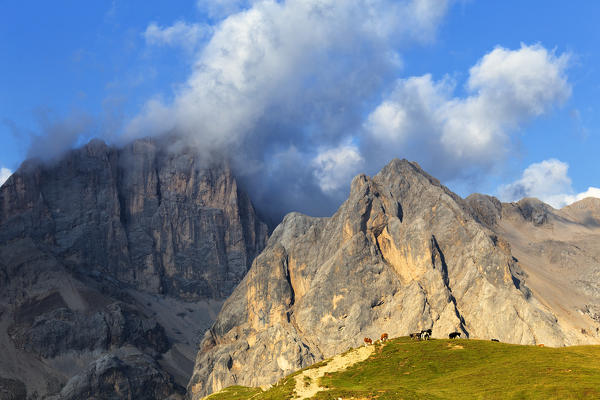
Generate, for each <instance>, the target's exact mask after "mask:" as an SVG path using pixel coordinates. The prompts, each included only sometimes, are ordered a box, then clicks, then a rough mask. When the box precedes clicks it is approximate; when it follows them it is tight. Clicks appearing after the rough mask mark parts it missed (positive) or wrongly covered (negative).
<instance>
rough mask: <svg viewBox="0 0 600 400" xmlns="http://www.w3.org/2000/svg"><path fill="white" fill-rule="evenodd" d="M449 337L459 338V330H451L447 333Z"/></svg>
mask: <svg viewBox="0 0 600 400" xmlns="http://www.w3.org/2000/svg"><path fill="white" fill-rule="evenodd" d="M448 337H449V338H450V339H460V332H452V333H450V334H449V335H448Z"/></svg>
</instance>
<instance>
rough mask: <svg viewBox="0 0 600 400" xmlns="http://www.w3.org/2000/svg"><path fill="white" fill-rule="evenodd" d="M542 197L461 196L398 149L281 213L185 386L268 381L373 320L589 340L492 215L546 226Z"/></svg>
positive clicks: (340, 345) (372, 330) (353, 338)
mask: <svg viewBox="0 0 600 400" xmlns="http://www.w3.org/2000/svg"><path fill="white" fill-rule="evenodd" d="M548 207H549V206H546V205H544V204H540V203H539V202H535V201H531V200H525V201H523V202H522V203H519V204H511V205H506V204H502V203H500V202H499V201H498V200H496V199H494V198H491V197H488V196H474V197H471V198H469V199H467V200H463V199H461V198H460V197H459V196H457V195H455V194H454V193H452V192H451V191H450V190H448V189H447V188H446V187H444V186H443V185H441V184H440V183H439V182H438V181H437V180H436V179H435V178H433V177H431V176H429V175H428V174H427V173H425V172H424V171H423V170H422V169H421V168H420V167H419V166H418V165H417V164H416V163H411V162H408V161H406V160H393V161H392V162H391V163H389V164H388V165H387V166H386V167H385V168H384V169H383V170H382V171H381V172H379V173H378V174H377V175H376V176H374V177H372V178H370V177H367V176H365V175H359V176H357V177H356V178H355V179H354V180H353V182H352V187H351V191H350V196H349V198H348V200H346V202H344V203H343V204H342V206H341V207H340V208H339V210H338V211H337V212H336V213H335V214H334V215H333V216H332V217H330V218H312V217H308V216H305V215H301V214H298V213H291V214H289V215H287V216H286V217H285V219H284V220H283V222H282V223H281V224H280V225H279V226H278V227H277V228H276V229H275V231H274V232H273V234H272V236H271V237H270V239H269V241H268V243H267V247H266V248H265V250H264V251H263V252H262V253H261V254H260V255H259V256H258V257H257V258H256V259H255V260H254V263H253V266H252V268H251V269H250V271H249V272H248V274H247V275H246V277H245V278H244V279H243V281H242V282H241V283H240V284H239V285H238V287H237V288H236V289H235V290H234V292H233V293H232V295H231V296H230V297H229V298H228V299H227V301H226V302H225V304H224V306H223V308H222V310H221V312H220V313H219V316H218V317H217V320H216V322H215V323H214V325H213V326H212V327H211V328H210V329H209V330H208V331H207V332H206V334H205V336H204V339H203V340H202V343H201V345H200V348H199V351H198V355H197V358H196V365H195V368H194V373H193V376H192V379H191V380H190V383H189V385H188V397H189V398H190V399H200V398H202V397H203V396H205V395H207V394H209V393H212V392H214V391H218V390H220V389H221V388H223V387H226V386H229V385H234V384H240V385H244V386H260V385H264V384H269V383H273V382H275V381H276V380H277V379H279V378H281V377H283V376H285V375H287V374H289V373H291V372H293V371H295V370H297V369H300V368H302V367H305V366H307V365H310V364H312V363H314V362H316V361H319V360H322V359H324V358H326V357H330V356H332V355H334V354H337V353H341V352H343V351H345V350H347V349H348V348H349V347H356V346H359V345H361V344H362V339H363V337H365V336H369V337H373V338H377V337H379V335H380V334H381V333H382V332H387V333H388V334H389V335H390V337H394V336H401V335H407V334H408V333H411V332H416V331H419V330H421V329H429V328H430V329H432V331H433V336H434V337H447V335H448V333H449V332H453V331H459V332H462V333H463V336H465V337H472V338H482V339H490V338H498V339H500V340H501V341H503V342H510V343H521V344H536V343H544V344H545V345H550V346H562V345H569V344H578V343H594V342H598V338H597V336H593V335H588V334H586V333H584V332H583V331H581V330H579V329H576V328H575V327H574V326H573V324H572V323H571V321H569V320H567V319H564V318H563V316H562V315H561V314H560V313H557V312H556V308H555V305H554V304H550V303H548V302H547V301H546V300H547V299H546V297H545V296H542V295H540V293H539V292H538V291H536V290H533V291H532V290H531V289H530V287H529V279H530V278H529V274H528V272H526V271H525V269H524V268H523V265H522V262H521V261H520V257H518V256H517V257H515V256H514V255H513V246H512V239H513V238H512V237H510V236H507V235H506V231H505V230H504V229H501V228H499V227H503V226H505V225H504V224H505V222H506V220H507V219H508V220H510V218H512V217H510V216H513V217H515V218H516V217H518V218H519V220H520V221H521V223H522V224H525V225H527V226H529V227H531V228H530V229H533V230H535V229H544V228H543V227H545V226H547V224H548V223H549V221H553V218H554V217H553V216H552V215H554V214H552V215H551V213H552V212H553V211H552V210H551V209H549V208H548ZM549 213H550V214H549ZM566 213H567V212H566V211H565V213H563V214H564V215H566ZM559 214H560V213H559ZM559 214H556V215H558V216H559V217H561V218H566V217H565V216H564V215H559ZM506 229H508V228H506ZM528 229H529V228H528ZM582 229H583V228H582ZM505 236H507V237H505ZM596 243H597V242H596ZM596 248H597V246H596ZM598 281H600V280H596V282H598ZM587 322H589V323H591V322H593V321H592V319H591V318H588V321H587Z"/></svg>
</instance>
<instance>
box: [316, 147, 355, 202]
mask: <svg viewBox="0 0 600 400" xmlns="http://www.w3.org/2000/svg"><path fill="white" fill-rule="evenodd" d="M364 161H365V160H364V159H363V158H362V156H361V155H360V153H359V149H358V148H357V147H356V146H353V145H341V146H339V147H336V148H332V149H327V150H322V151H320V152H319V154H317V156H316V157H315V158H314V159H313V160H312V165H313V167H314V174H315V176H316V178H317V182H318V184H319V186H320V187H321V190H323V192H325V193H332V192H336V191H338V190H340V189H342V188H345V187H347V186H348V182H350V181H351V180H352V178H353V177H354V175H356V174H357V173H359V172H360V171H361V169H362V168H363V167H364Z"/></svg>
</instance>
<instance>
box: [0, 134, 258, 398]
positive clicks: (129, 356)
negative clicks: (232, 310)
mask: <svg viewBox="0 0 600 400" xmlns="http://www.w3.org/2000/svg"><path fill="white" fill-rule="evenodd" d="M163 140H164V141H166V140H167V139H163ZM266 237H267V227H266V226H265V225H264V224H263V223H262V222H261V221H260V220H259V219H258V217H257V216H256V214H255V212H254V208H253V206H252V204H251V202H250V200H249V198H248V197H247V195H246V194H245V193H244V192H243V191H242V190H241V189H240V188H239V187H238V186H237V182H236V180H235V178H234V176H233V174H232V172H231V170H230V169H229V167H228V166H227V164H225V163H209V162H206V161H203V160H199V159H198V158H197V157H196V156H195V155H194V153H192V152H189V151H186V150H185V149H178V150H172V149H169V146H168V143H166V142H157V141H156V140H150V139H146V140H138V141H135V142H133V143H131V144H130V145H128V146H126V147H124V148H114V147H110V146H107V145H106V144H105V143H103V142H101V141H98V140H94V141H92V142H90V143H89V144H88V145H86V146H84V147H83V148H81V149H78V150H74V151H72V152H70V153H69V154H67V155H66V156H65V157H64V158H62V159H60V160H56V161H52V162H44V163H42V162H40V161H35V160H32V161H27V162H25V163H24V164H23V165H22V166H21V167H20V168H19V170H18V171H17V172H15V173H14V174H13V175H12V176H11V177H10V178H9V180H8V181H7V182H6V183H5V184H4V185H3V186H2V188H1V189H0V353H1V354H2V357H0V397H1V398H3V399H4V398H14V399H22V398H23V399H24V398H46V397H50V398H57V399H82V398H98V399H100V398H102V399H110V398H119V399H121V398H129V399H133V398H144V399H164V398H167V397H169V396H171V398H178V397H181V396H182V395H183V394H184V393H185V385H186V384H187V382H188V379H189V376H190V374H191V371H192V367H193V358H194V356H195V353H196V348H197V344H198V341H199V338H200V337H201V335H202V334H203V333H204V331H205V330H206V329H207V328H208V327H209V326H210V324H211V323H212V322H213V321H214V319H215V317H216V313H217V312H218V310H219V308H220V306H221V304H222V303H223V301H224V299H225V298H227V296H228V295H229V294H230V293H231V292H232V290H233V288H234V287H235V286H236V285H237V284H238V283H239V282H240V280H241V279H242V278H243V276H244V275H245V274H246V272H247V270H248V268H249V267H250V265H251V262H252V260H253V259H254V257H255V256H256V255H257V254H258V253H259V252H260V251H261V250H262V249H263V247H264V245H265V241H266Z"/></svg>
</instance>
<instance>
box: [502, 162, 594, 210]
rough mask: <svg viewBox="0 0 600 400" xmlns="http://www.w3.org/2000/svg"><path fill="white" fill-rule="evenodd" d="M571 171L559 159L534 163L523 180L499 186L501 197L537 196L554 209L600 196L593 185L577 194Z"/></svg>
mask: <svg viewBox="0 0 600 400" xmlns="http://www.w3.org/2000/svg"><path fill="white" fill-rule="evenodd" d="M568 172H569V165H568V164H567V163H565V162H562V161H559V160H556V159H549V160H544V161H542V162H540V163H534V164H531V165H530V166H529V167H527V168H526V169H525V170H524V171H523V174H522V176H521V178H520V179H519V180H517V181H515V182H513V183H511V184H508V185H503V186H500V187H499V188H498V194H499V197H500V199H501V200H503V201H517V200H520V199H522V198H524V197H536V198H538V199H540V200H542V201H544V202H545V203H548V204H550V205H551V206H552V207H554V208H562V207H564V206H566V205H569V204H571V203H574V202H576V201H579V200H582V199H584V198H586V197H598V198H600V188H594V187H590V188H588V190H587V191H585V192H581V193H575V192H574V190H573V187H572V186H571V178H570V177H569V174H568Z"/></svg>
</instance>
